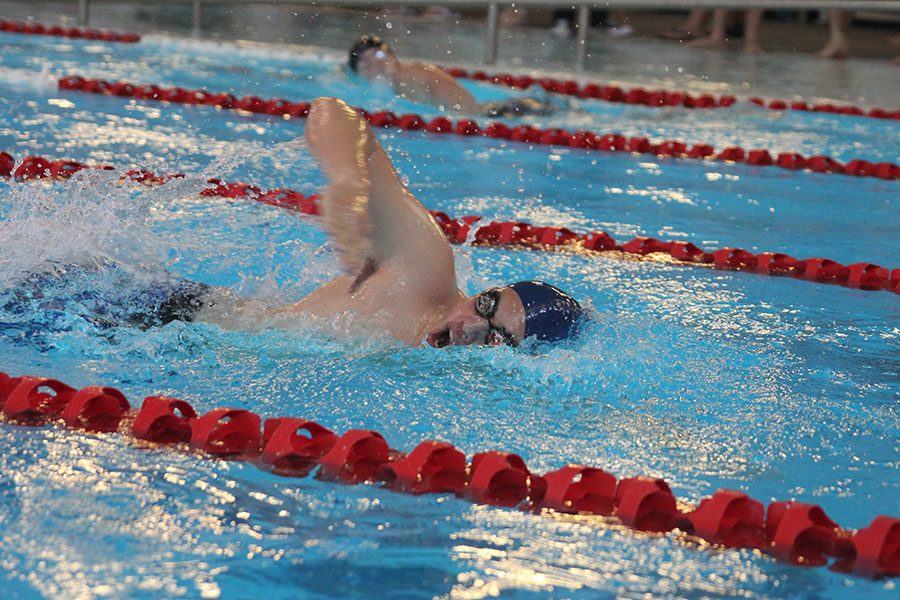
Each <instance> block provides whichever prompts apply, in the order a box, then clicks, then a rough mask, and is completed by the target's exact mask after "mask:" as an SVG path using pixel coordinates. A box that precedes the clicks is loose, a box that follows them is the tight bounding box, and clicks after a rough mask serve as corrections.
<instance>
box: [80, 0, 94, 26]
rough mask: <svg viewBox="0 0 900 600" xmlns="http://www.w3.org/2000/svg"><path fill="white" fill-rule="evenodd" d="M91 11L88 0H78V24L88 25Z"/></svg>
mask: <svg viewBox="0 0 900 600" xmlns="http://www.w3.org/2000/svg"><path fill="white" fill-rule="evenodd" d="M90 17H91V11H90V6H89V4H88V0H78V24H79V25H82V26H83V25H87V24H88V21H90Z"/></svg>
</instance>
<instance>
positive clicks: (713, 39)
mask: <svg viewBox="0 0 900 600" xmlns="http://www.w3.org/2000/svg"><path fill="white" fill-rule="evenodd" d="M687 45H688V46H690V47H691V48H724V47H725V38H721V37H718V36H708V37H705V38H700V39H697V40H693V41H690V42H688V43H687Z"/></svg>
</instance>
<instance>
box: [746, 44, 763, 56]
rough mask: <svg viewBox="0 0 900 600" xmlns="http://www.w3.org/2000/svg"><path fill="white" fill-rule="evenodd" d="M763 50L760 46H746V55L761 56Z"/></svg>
mask: <svg viewBox="0 0 900 600" xmlns="http://www.w3.org/2000/svg"><path fill="white" fill-rule="evenodd" d="M762 50H763V49H762V46H761V45H759V44H744V54H759V53H760V52H762Z"/></svg>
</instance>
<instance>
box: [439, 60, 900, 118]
mask: <svg viewBox="0 0 900 600" xmlns="http://www.w3.org/2000/svg"><path fill="white" fill-rule="evenodd" d="M444 71H446V72H447V73H448V74H449V75H452V76H453V77H456V78H457V79H471V80H473V81H484V82H487V83H493V84H497V85H503V86H506V87H510V88H514V89H518V90H525V89H528V88H530V87H532V86H535V85H536V86H540V87H541V88H542V89H543V90H544V91H546V92H550V93H553V94H562V95H564V96H575V97H578V98H589V99H592V100H604V101H606V102H618V103H623V104H638V105H642V106H651V107H660V106H682V107H684V108H726V107H729V106H733V105H734V104H735V103H737V101H738V100H737V98H736V97H734V96H730V95H726V96H713V95H711V94H701V95H699V96H693V95H691V94H689V93H687V92H679V91H671V90H646V89H644V88H642V87H635V88H631V89H626V88H621V87H619V86H617V85H603V84H600V83H585V84H583V85H581V84H579V83H578V82H577V81H573V80H571V79H568V80H561V79H555V78H553V77H538V78H535V77H531V76H529V75H521V76H516V75H510V74H509V73H485V72H484V71H472V72H469V71H466V70H465V69H459V68H456V67H445V68H444ZM747 101H748V102H750V103H752V104H755V105H757V106H761V107H763V108H769V109H772V110H801V111H807V112H825V113H831V114H836V115H853V116H859V117H872V118H874V119H894V120H900V110H885V109H883V108H870V109H863V108H859V107H858V106H850V105H839V106H838V105H834V104H809V103H807V102H802V101H792V102H791V101H786V100H764V99H763V98H755V97H754V98H749V99H748V100H747Z"/></svg>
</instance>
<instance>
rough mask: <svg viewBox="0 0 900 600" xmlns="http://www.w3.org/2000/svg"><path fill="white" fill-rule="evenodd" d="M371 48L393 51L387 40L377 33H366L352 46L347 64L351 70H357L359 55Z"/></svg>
mask: <svg viewBox="0 0 900 600" xmlns="http://www.w3.org/2000/svg"><path fill="white" fill-rule="evenodd" d="M369 48H378V49H379V50H384V51H385V52H390V51H391V47H390V46H388V44H387V42H385V41H384V40H382V39H381V38H380V37H378V36H377V35H364V36H362V37H361V38H359V39H358V40H356V43H355V44H353V46H351V48H350V57H349V58H348V59H347V65H348V66H349V67H350V70H351V71H353V72H354V73H355V72H356V63H358V62H359V57H360V56H362V53H363V52H365V51H366V50H368V49H369Z"/></svg>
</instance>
